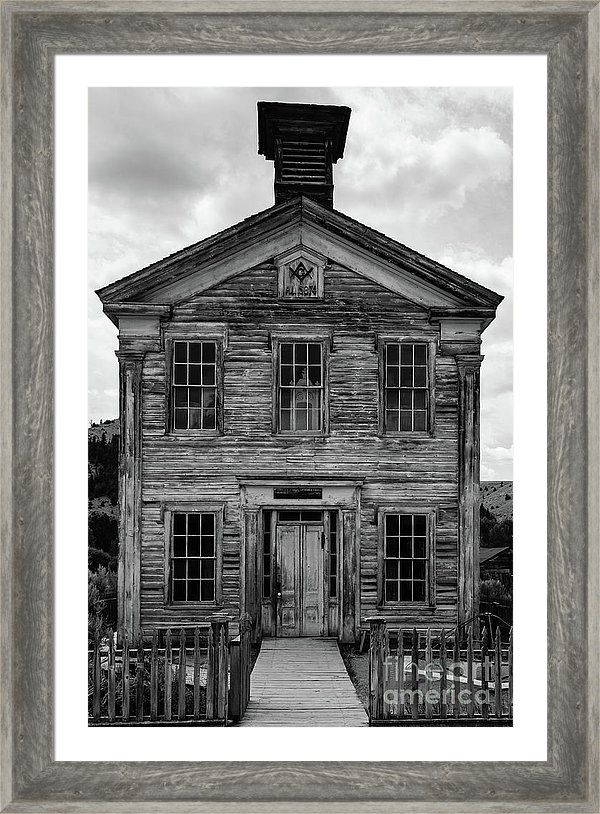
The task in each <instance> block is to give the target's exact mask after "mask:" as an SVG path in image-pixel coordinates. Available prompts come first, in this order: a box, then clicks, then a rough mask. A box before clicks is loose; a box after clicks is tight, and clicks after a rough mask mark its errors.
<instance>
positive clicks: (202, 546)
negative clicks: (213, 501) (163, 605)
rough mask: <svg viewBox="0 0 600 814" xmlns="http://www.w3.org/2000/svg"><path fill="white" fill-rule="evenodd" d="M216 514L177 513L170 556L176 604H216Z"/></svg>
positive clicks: (173, 598) (173, 596) (172, 590)
mask: <svg viewBox="0 0 600 814" xmlns="http://www.w3.org/2000/svg"><path fill="white" fill-rule="evenodd" d="M215 519H216V518H215V514H214V513H213V512H174V513H173V546H172V553H171V597H172V600H173V602H214V601H215V595H216V590H215V586H216V523H215Z"/></svg>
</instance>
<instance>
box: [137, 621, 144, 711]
mask: <svg viewBox="0 0 600 814" xmlns="http://www.w3.org/2000/svg"><path fill="white" fill-rule="evenodd" d="M135 717H136V719H137V720H138V721H143V720H144V640H143V639H142V634H141V633H140V635H139V638H138V648H137V663H136V667H135Z"/></svg>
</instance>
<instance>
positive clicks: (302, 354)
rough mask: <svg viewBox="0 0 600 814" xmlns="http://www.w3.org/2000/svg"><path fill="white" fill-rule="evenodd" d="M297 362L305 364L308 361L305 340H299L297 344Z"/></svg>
mask: <svg viewBox="0 0 600 814" xmlns="http://www.w3.org/2000/svg"><path fill="white" fill-rule="evenodd" d="M294 347H295V360H294V361H295V363H296V364H297V365H305V364H306V362H307V355H306V353H307V351H306V345H305V344H304V342H299V343H297V344H296V345H295V346H294Z"/></svg>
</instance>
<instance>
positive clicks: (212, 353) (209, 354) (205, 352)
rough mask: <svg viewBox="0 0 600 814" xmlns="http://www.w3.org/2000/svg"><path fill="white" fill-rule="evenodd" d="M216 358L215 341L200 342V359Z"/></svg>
mask: <svg viewBox="0 0 600 814" xmlns="http://www.w3.org/2000/svg"><path fill="white" fill-rule="evenodd" d="M216 359H217V344H216V342H203V343H202V361H203V362H215V361H216Z"/></svg>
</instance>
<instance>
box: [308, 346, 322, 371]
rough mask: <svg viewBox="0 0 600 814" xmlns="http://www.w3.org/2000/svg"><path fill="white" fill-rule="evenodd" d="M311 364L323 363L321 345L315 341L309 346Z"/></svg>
mask: <svg viewBox="0 0 600 814" xmlns="http://www.w3.org/2000/svg"><path fill="white" fill-rule="evenodd" d="M308 363H309V365H319V367H320V365H321V346H320V345H316V344H314V343H312V344H310V345H309V346H308Z"/></svg>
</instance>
